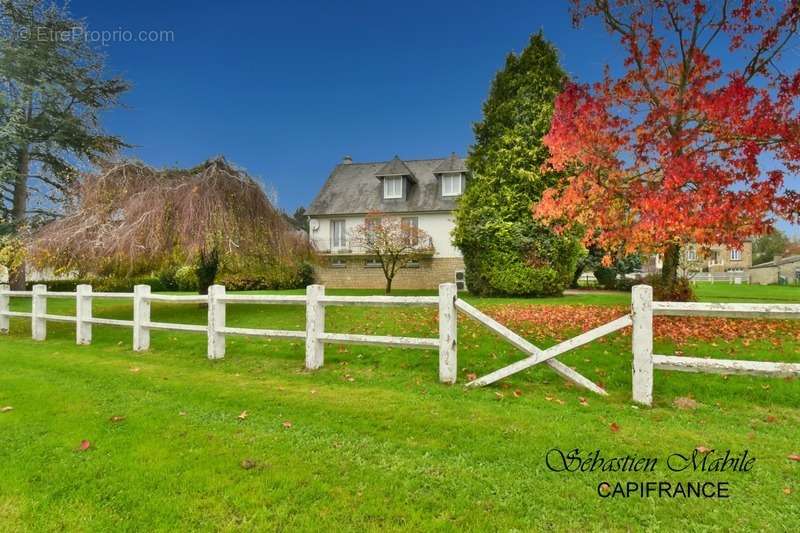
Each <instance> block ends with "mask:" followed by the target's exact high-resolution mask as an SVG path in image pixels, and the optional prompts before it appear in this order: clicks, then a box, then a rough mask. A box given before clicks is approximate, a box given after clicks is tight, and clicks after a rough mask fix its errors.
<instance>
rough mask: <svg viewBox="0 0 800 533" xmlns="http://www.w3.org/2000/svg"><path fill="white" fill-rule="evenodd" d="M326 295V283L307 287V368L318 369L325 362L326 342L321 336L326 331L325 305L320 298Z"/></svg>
mask: <svg viewBox="0 0 800 533" xmlns="http://www.w3.org/2000/svg"><path fill="white" fill-rule="evenodd" d="M323 296H325V286H324V285H309V286H308V287H306V368H307V369H309V370H316V369H317V368H320V367H321V366H322V364H323V363H324V362H325V343H323V342H322V340H321V339H320V338H319V337H320V335H321V334H323V333H325V306H324V305H323V304H322V303H320V301H319V299H320V298H321V297H323Z"/></svg>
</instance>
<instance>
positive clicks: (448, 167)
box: [433, 152, 467, 174]
mask: <svg viewBox="0 0 800 533" xmlns="http://www.w3.org/2000/svg"><path fill="white" fill-rule="evenodd" d="M466 171H467V165H466V162H465V161H464V160H463V159H461V158H460V157H458V156H457V155H456V153H455V152H453V153H452V154H450V157H448V158H447V159H445V160H444V161H442V164H441V165H439V166H438V167H436V168H435V169H434V170H433V172H434V174H439V173H441V172H466Z"/></svg>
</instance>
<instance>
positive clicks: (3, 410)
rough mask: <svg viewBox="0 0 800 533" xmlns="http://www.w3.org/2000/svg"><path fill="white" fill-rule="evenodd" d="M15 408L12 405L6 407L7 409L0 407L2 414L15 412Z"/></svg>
mask: <svg viewBox="0 0 800 533" xmlns="http://www.w3.org/2000/svg"><path fill="white" fill-rule="evenodd" d="M13 410H14V408H13V407H11V406H10V405H6V406H5V407H0V413H7V412H9V411H13Z"/></svg>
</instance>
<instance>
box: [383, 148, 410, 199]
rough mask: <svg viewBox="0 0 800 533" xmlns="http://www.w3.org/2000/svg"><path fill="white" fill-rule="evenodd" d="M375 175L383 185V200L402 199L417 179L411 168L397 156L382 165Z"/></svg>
mask: <svg viewBox="0 0 800 533" xmlns="http://www.w3.org/2000/svg"><path fill="white" fill-rule="evenodd" d="M375 177H376V178H378V179H379V180H380V181H381V184H382V185H383V199H384V200H402V199H405V198H406V197H407V196H408V187H409V185H411V184H412V183H416V182H417V179H416V178H415V177H414V173H413V172H411V169H409V168H408V166H407V165H406V164H405V163H403V161H402V160H401V159H400V158H399V157H398V156H394V159H392V160H391V161H389V162H388V163H386V164H385V165H383V167H381V169H380V170H378V172H376V173H375Z"/></svg>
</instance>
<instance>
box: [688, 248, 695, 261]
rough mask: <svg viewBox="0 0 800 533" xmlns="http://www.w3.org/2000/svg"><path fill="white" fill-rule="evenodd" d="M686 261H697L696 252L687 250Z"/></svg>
mask: <svg viewBox="0 0 800 533" xmlns="http://www.w3.org/2000/svg"><path fill="white" fill-rule="evenodd" d="M686 260H687V261H696V260H697V250H695V249H694V248H689V249H688V250H686Z"/></svg>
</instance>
